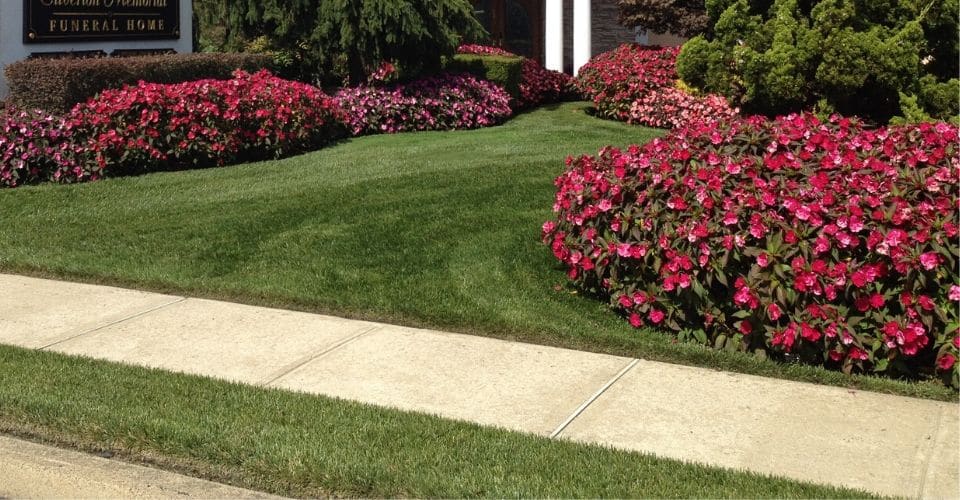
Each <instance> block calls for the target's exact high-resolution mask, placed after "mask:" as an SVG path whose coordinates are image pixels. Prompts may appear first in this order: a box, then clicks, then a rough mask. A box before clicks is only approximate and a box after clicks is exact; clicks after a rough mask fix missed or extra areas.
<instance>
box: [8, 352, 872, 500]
mask: <svg viewBox="0 0 960 500" xmlns="http://www.w3.org/2000/svg"><path fill="white" fill-rule="evenodd" d="M0 367H2V369H0V432H6V433H12V434H15V435H21V436H27V437H33V438H39V439H42V440H45V441H48V442H53V443H55V444H60V445H67V446H72V447H76V448H80V449H84V450H88V451H110V452H112V453H114V454H116V455H117V456H118V457H119V458H122V459H127V460H132V461H141V462H148V463H152V464H154V465H159V466H161V467H164V468H167V469H173V470H179V471H181V472H186V473H189V474H193V475H196V476H200V477H205V478H209V479H213V480H218V481H222V482H228V483H231V484H235V485H238V486H244V487H248V488H253V489H258V490H262V491H267V492H271V493H276V494H281V495H288V496H307V497H318V496H329V495H335V496H363V497H397V496H402V497H443V498H460V497H477V496H483V497H500V498H507V497H594V498H595V497H616V498H638V497H678V498H690V497H710V498H718V497H736V498H759V497H775V498H797V497H799V498H827V497H848V498H849V497H854V498H856V497H865V496H867V495H866V494H865V493H863V492H855V491H850V490H842V489H836V488H830V487H824V486H814V485H810V484H804V483H800V482H797V481H790V480H783V479H772V478H769V477H765V476H761V475H758V474H750V473H743V472H733V471H728V470H723V469H718V468H713V467H704V466H699V465H688V464H684V463H681V462H677V461H674V460H665V459H658V458H654V457H652V456H649V455H642V454H639V453H628V452H623V451H615V450H611V449H607V448H601V447H599V446H586V445H579V444H573V443H570V442H564V441H553V440H549V439H547V438H542V437H536V436H530V435H524V434H520V433H515V432H508V431H505V430H498V429H491V428H485V427H481V426H478V425H473V424H468V423H461V422H455V421H451V420H444V419H440V418H436V417H431V416H427V415H422V414H415V413H405V412H400V411H395V410H387V409H382V408H375V407H371V406H364V405H360V404H356V403H350V402H345V401H338V400H334V399H330V398H323V397H315V396H309V395H304V394H295V393H291V392H285V391H280V390H269V389H261V388H255V387H250V386H243V385H239V384H230V383H226V382H220V381H214V380H210V379H204V378H201V377H194V376H187V375H176V374H171V373H165V372H161V371H157V370H148V369H144V368H136V367H129V366H123V365H119V364H113V363H107V362H102V361H92V360H85V359H79V358H71V357H67V356H63V355H59V354H54V353H48V352H38V351H30V350H25V349H18V348H14V347H4V346H0Z"/></svg>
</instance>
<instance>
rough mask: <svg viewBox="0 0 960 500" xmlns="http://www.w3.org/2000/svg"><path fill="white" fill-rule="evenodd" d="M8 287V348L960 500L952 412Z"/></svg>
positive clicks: (297, 321) (710, 374)
mask: <svg viewBox="0 0 960 500" xmlns="http://www.w3.org/2000/svg"><path fill="white" fill-rule="evenodd" d="M0 289H3V290H4V292H5V293H4V295H3V296H2V297H0V310H2V311H3V314H0V343H9V344H15V345H20V346H26V347H34V348H41V347H44V346H48V345H49V344H54V345H52V346H49V349H51V350H57V351H60V352H65V353H70V354H82V355H87V356H90V357H93V358H99V359H108V360H113V361H121V362H127V363H132V364H140V365H147V366H152V367H159V368H165V369H169V370H173V371H184V372H189V373H194V374H198V375H204V376H210V377H218V378H225V379H230V380H236V381H242V382H247V383H251V384H261V385H268V386H272V387H279V388H285V389H290V390H297V391H303V392H307V393H313V394H323V395H329V396H336V397H342V398H346V399H351V400H356V401H360V402H364V403H370V404H377V405H383V406H390V407H395V408H400V409H405V410H414V411H423V412H427V413H432V414H437V415H440V416H444V417H449V418H456V419H462V420H467V421H472V422H476V423H480V424H485V425H494V426H499V427H505V428H508V429H513V430H519V431H523V432H530V433H536V434H540V435H552V434H553V432H552V431H554V430H555V429H557V428H558V426H560V425H561V423H564V424H569V425H567V426H566V427H562V429H563V430H562V432H561V434H560V437H561V438H567V439H572V440H578V441H585V442H594V443H602V444H606V445H610V446H613V447H616V448H621V449H628V450H639V451H644V452H650V453H653V454H655V455H659V456H664V457H672V458H679V459H683V460H690V461H696V462H700V463H706V464H710V465H717V466H722V467H731V468H736V469H747V470H752V471H757V472H763V473H770V474H776V475H780V476H784V477H788V478H793V479H800V480H807V481H812V482H816V483H821V484H833V485H837V486H846V487H853V488H862V489H866V490H870V491H874V492H876V493H879V494H882V495H898V496H906V497H916V496H921V497H936V498H944V497H947V498H956V497H960V460H958V453H960V452H958V444H960V443H958V439H960V436H958V434H960V416H958V408H960V407H958V405H957V403H956V402H952V403H942V402H936V401H929V400H922V399H911V398H903V397H897V396H889V395H883V394H877V393H870V392H862V391H848V390H845V389H840V388H836V387H827V386H819V385H814V384H804V383H797V382H789V381H783V380H776V379H767V378H762V377H754V376H749V375H741V374H734V373H726V372H718V371H716V370H711V369H704V368H696V367H687V366H678V365H670V364H664V363H655V362H650V361H639V362H638V361H637V360H633V359H627V358H621V357H616V356H607V355H602V354H595V353H588V352H579V351H572V350H568V349H559V348H554V347H545V346H537V345H530V344H521V343H516V342H508V341H503V340H497V339H491V338H486V337H475V336H469V335H460V334H453V333H445V332H437V331H429V330H418V329H412V328H403V327H396V326H391V325H383V324H377V323H369V322H362V321H351V320H345V319H339V318H331V317H327V316H320V315H313V314H306V313H298V312H290V311H282V310H276V309H268V308H261V307H253V306H245V305H238V304H231V303H224V302H216V301H209V300H198V299H183V298H178V297H171V296H167V295H159V294H149V293H142V292H137V291H133V290H121V289H117V288H111V287H100V286H91V285H78V284H73V283H61V282H55V281H48V280H38V279H34V278H26V277H20V276H5V275H0ZM580 410H582V412H581V411H580ZM0 465H2V464H0ZM2 470H3V469H2V467H0V471H2Z"/></svg>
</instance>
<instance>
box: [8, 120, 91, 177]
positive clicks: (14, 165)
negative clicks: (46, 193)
mask: <svg viewBox="0 0 960 500" xmlns="http://www.w3.org/2000/svg"><path fill="white" fill-rule="evenodd" d="M0 129H2V130H3V134H2V135H0V186H3V187H16V186H19V185H23V184H30V183H35V182H41V181H47V180H69V179H73V178H76V177H80V176H82V174H83V169H82V168H81V167H80V166H79V164H78V159H77V151H76V148H75V146H74V143H73V141H72V135H73V134H72V130H71V129H70V127H69V126H68V125H67V124H66V122H65V121H64V120H63V118H60V117H57V116H54V115H50V114H46V113H43V112H40V111H26V110H21V109H18V108H16V107H12V106H10V107H6V108H4V109H3V110H0Z"/></svg>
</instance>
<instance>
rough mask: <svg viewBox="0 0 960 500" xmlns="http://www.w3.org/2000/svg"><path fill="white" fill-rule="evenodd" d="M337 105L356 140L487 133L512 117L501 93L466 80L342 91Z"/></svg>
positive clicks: (488, 85)
mask: <svg viewBox="0 0 960 500" xmlns="http://www.w3.org/2000/svg"><path fill="white" fill-rule="evenodd" d="M336 99H337V101H338V102H339V103H340V105H341V107H342V108H343V110H344V112H345V113H346V122H347V126H348V127H349V128H350V130H351V131H352V132H353V134H354V135H362V134H380V133H388V134H392V133H396V132H406V131H413V130H455V129H471V128H478V127H487V126H491V125H496V124H498V123H500V122H502V121H503V120H504V119H506V118H507V117H509V116H510V115H511V113H512V111H511V110H510V95H509V94H507V92H506V91H505V90H503V89H502V88H500V87H498V86H496V85H494V84H492V83H490V82H486V81H483V80H479V79H477V78H474V77H472V76H469V75H442V76H438V77H431V78H424V79H421V80H417V81H414V82H411V83H406V84H398V85H393V86H389V87H379V86H360V87H354V88H345V89H342V90H341V91H340V92H338V93H337V95H336Z"/></svg>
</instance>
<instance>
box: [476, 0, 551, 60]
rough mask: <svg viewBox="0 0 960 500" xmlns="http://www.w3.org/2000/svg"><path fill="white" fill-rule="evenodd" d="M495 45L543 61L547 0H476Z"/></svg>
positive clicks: (480, 17)
mask: <svg viewBox="0 0 960 500" xmlns="http://www.w3.org/2000/svg"><path fill="white" fill-rule="evenodd" d="M473 8H474V12H475V13H476V15H477V19H479V20H480V23H481V24H483V27H484V28H486V29H487V31H488V32H490V41H491V43H492V44H493V45H496V46H498V47H503V48H504V49H507V50H509V51H510V52H513V53H516V54H520V55H522V56H526V57H529V58H531V59H536V60H537V61H540V62H543V61H542V59H543V0H474V1H473Z"/></svg>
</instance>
